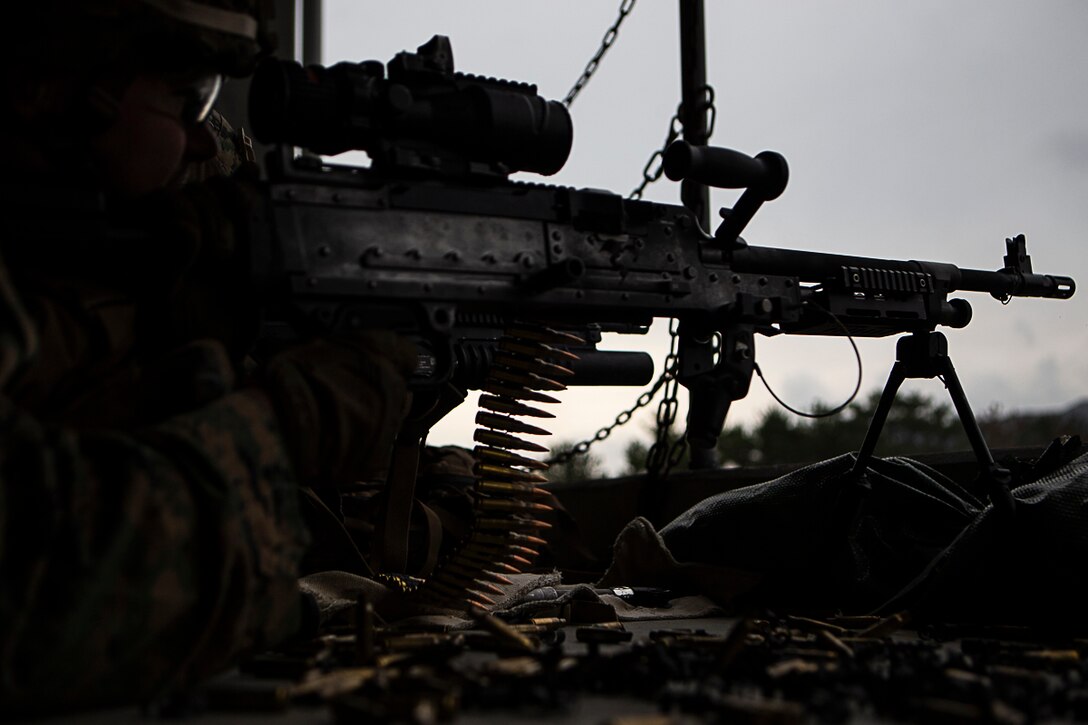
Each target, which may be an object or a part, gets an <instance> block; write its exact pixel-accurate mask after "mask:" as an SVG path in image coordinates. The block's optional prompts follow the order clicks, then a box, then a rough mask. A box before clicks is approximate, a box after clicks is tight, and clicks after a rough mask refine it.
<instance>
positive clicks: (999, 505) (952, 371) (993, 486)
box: [941, 356, 1016, 515]
mask: <svg viewBox="0 0 1088 725" xmlns="http://www.w3.org/2000/svg"><path fill="white" fill-rule="evenodd" d="M941 366H942V367H943V368H944V370H943V372H942V378H943V380H944V385H945V388H946V389H947V390H948V394H949V396H951V398H952V404H953V405H954V406H955V407H956V413H957V414H958V415H959V418H960V423H961V424H962V425H963V430H964V432H965V433H966V434H967V440H968V442H970V444H971V450H973V451H974V453H975V458H976V459H977V460H978V465H979V474H980V476H981V478H982V480H983V482H984V483H985V485H986V493H987V494H988V495H989V497H990V503H992V504H993V505H994V508H995V509H998V510H999V511H1001V512H1002V513H1004V514H1007V515H1012V514H1013V513H1015V511H1016V502H1015V500H1014V499H1013V496H1012V493H1011V492H1010V491H1009V485H1010V484H1011V483H1012V474H1011V473H1010V472H1009V469H1007V468H1005V467H1004V466H1000V465H998V463H997V462H996V461H995V460H994V456H993V453H992V452H991V451H990V447H989V446H988V445H986V439H985V438H984V437H983V435H982V429H981V428H979V426H978V421H977V420H975V414H974V412H973V411H972V410H971V405H970V403H968V402H967V394H966V393H964V392H963V385H961V384H960V378H959V376H958V375H956V368H955V367H953V365H952V358H950V357H948V356H945V357H944V358H943V359H942V360H941Z"/></svg>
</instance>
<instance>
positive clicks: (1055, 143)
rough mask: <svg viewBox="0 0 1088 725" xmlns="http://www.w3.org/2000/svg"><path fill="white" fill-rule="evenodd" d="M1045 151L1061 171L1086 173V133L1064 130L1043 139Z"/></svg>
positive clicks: (1087, 152)
mask: <svg viewBox="0 0 1088 725" xmlns="http://www.w3.org/2000/svg"><path fill="white" fill-rule="evenodd" d="M1044 148H1045V151H1046V154H1047V156H1048V157H1050V158H1051V159H1053V160H1054V161H1055V162H1057V164H1058V165H1059V166H1061V167H1062V168H1063V169H1066V170H1069V171H1077V172H1085V171H1088V131H1085V130H1082V129H1066V130H1063V131H1058V132H1055V133H1053V134H1051V135H1049V136H1047V137H1046V139H1045V147H1044Z"/></svg>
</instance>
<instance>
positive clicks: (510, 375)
mask: <svg viewBox="0 0 1088 725" xmlns="http://www.w3.org/2000/svg"><path fill="white" fill-rule="evenodd" d="M488 375H489V376H490V377H492V378H494V379H496V380H501V381H502V382H504V383H513V384H514V385H517V386H520V387H522V388H528V389H529V390H548V391H551V392H560V391H563V390H566V389H567V386H566V385H563V383H560V382H558V381H555V380H552V379H550V378H546V377H544V376H542V375H537V374H536V373H530V372H521V371H518V370H511V369H510V368H503V367H499V366H498V365H492V366H491V369H490V370H489V371H488Z"/></svg>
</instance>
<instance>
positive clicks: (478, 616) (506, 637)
mask: <svg viewBox="0 0 1088 725" xmlns="http://www.w3.org/2000/svg"><path fill="white" fill-rule="evenodd" d="M469 614H470V615H471V616H472V618H473V619H474V620H476V622H477V624H479V625H480V626H481V627H483V628H484V629H486V630H487V631H489V632H491V633H492V634H494V635H495V636H496V637H497V638H499V639H500V640H503V641H505V642H507V643H509V644H513V645H516V646H517V647H518V648H519V649H524V650H526V651H529V652H531V651H534V650H535V649H536V646H535V645H534V644H533V641H532V640H531V639H529V638H528V637H526V636H525V635H524V634H522V633H521V632H519V631H517V630H516V629H514V628H513V627H512V626H510V625H509V624H507V623H506V622H504V621H502V620H501V619H499V618H498V617H496V616H495V615H493V614H491V613H490V612H487V611H486V610H484V609H470V610H469Z"/></svg>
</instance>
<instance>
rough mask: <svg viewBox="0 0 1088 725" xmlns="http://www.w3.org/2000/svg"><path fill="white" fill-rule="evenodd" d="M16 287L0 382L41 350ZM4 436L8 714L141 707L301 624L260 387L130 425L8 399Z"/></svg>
mask: <svg viewBox="0 0 1088 725" xmlns="http://www.w3.org/2000/svg"><path fill="white" fill-rule="evenodd" d="M6 282H7V280H6V277H5V276H4V274H3V271H2V269H0V325H3V329H0V363H2V364H0V376H2V377H0V389H2V388H3V386H4V385H6V384H7V382H8V381H9V380H10V375H11V374H12V371H14V370H16V369H17V368H18V367H20V365H21V364H25V360H26V356H27V355H28V354H29V353H30V351H31V350H32V348H33V334H32V329H31V328H29V326H28V325H27V324H26V322H25V316H24V315H22V313H21V308H20V307H19V305H18V301H17V300H16V299H15V297H14V294H12V293H11V291H10V285H8V284H7V283H6ZM28 329H29V330H31V331H30V332H28ZM0 427H2V430H3V433H2V434H0V709H4V710H8V711H10V710H11V709H17V710H22V711H33V712H38V711H41V710H43V709H45V708H48V709H56V708H59V707H71V706H86V705H92V704H109V703H115V702H133V701H136V700H139V699H141V698H145V697H148V696H151V695H154V694H156V693H160V692H162V691H164V690H165V689H167V688H170V687H171V686H174V685H180V684H185V683H188V682H191V681H193V680H196V679H199V678H202V677H204V676H207V675H208V674H211V673H213V672H215V671H217V670H219V669H222V668H223V667H224V666H225V665H227V664H229V662H230V661H231V659H232V658H233V657H235V656H237V654H238V653H239V652H241V651H243V650H245V649H249V648H255V647H261V646H266V645H268V644H271V643H273V642H276V641H278V640H282V639H283V638H284V637H286V636H289V635H291V634H292V633H293V632H294V631H296V629H297V627H298V617H299V604H300V600H299V593H298V587H297V582H296V578H295V577H296V574H297V567H298V562H299V560H300V559H301V556H302V553H303V548H304V546H305V544H306V534H305V531H304V529H303V527H302V524H301V520H300V517H299V513H298V500H297V486H296V484H295V483H294V476H293V473H292V471H291V468H290V465H289V463H288V460H287V458H286V454H285V453H284V446H283V442H282V440H281V439H280V432H279V430H278V427H277V424H276V421H275V417H274V414H273V410H272V406H271V404H270V402H269V401H268V399H267V397H266V396H265V395H264V393H262V392H260V391H259V390H242V391H238V392H234V393H230V394H228V395H225V396H223V397H222V398H219V399H218V400H217V401H215V402H213V403H211V404H210V405H207V406H204V407H202V408H199V409H197V410H195V411H193V412H189V413H185V414H183V415H178V416H175V417H172V418H170V419H167V420H165V421H164V422H162V423H160V424H158V425H155V426H152V427H150V428H146V429H141V430H139V431H135V432H125V433H121V432H112V431H103V430H81V431H77V430H74V429H66V428H57V427H52V426H48V425H46V424H44V423H42V422H41V421H40V420H38V419H37V418H35V417H33V416H31V415H28V414H27V413H26V412H25V411H23V410H21V409H20V408H18V407H17V406H16V405H15V404H14V403H12V402H10V401H9V400H8V399H7V398H6V397H0Z"/></svg>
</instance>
